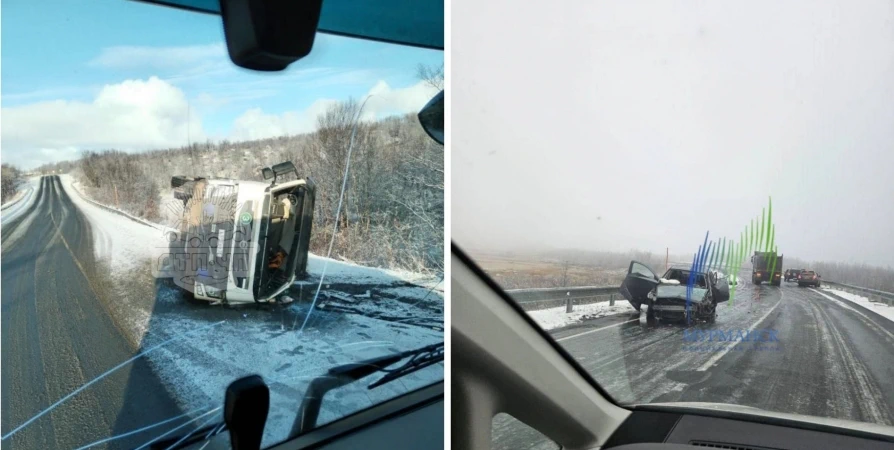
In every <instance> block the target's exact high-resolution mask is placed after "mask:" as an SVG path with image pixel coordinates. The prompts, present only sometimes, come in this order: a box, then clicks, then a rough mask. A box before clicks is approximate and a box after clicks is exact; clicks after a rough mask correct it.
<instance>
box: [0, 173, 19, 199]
mask: <svg viewBox="0 0 894 450" xmlns="http://www.w3.org/2000/svg"><path fill="white" fill-rule="evenodd" d="M0 167H2V169H0V170H2V172H0V185H2V187H0V189H2V190H0V202H2V203H6V202H8V201H10V200H12V199H13V198H14V197H15V196H16V194H18V192H19V185H20V184H21V183H22V172H21V171H20V170H19V169H18V168H17V167H16V166H14V165H12V164H6V163H4V164H2V166H0Z"/></svg>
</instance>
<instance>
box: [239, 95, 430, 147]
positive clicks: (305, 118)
mask: <svg viewBox="0 0 894 450" xmlns="http://www.w3.org/2000/svg"><path fill="white" fill-rule="evenodd" d="M436 93H437V92H436V91H435V90H434V89H433V88H432V87H430V86H428V85H426V84H425V83H421V82H420V83H417V84H415V85H413V86H409V87H405V88H397V89H395V88H392V87H391V86H389V85H388V83H385V82H384V81H379V82H378V83H376V84H375V85H374V86H373V87H372V88H371V89H370V90H369V92H368V93H367V95H370V96H371V97H370V98H369V100H368V101H367V103H366V106H365V107H364V108H363V115H362V116H363V120H371V119H375V118H381V117H384V116H388V115H393V114H404V113H408V112H416V111H419V110H420V109H422V107H423V106H425V104H426V103H428V101H429V100H430V99H431V98H432V97H433V96H434V95H435V94H436ZM365 97H366V96H364V97H363V98H360V99H357V100H358V101H361V102H362V101H363V99H364V98H365ZM336 102H337V100H333V99H322V100H317V101H316V102H314V103H313V104H312V105H311V106H310V107H308V108H307V109H304V110H302V111H286V112H284V113H282V114H268V113H264V112H263V110H261V109H260V108H253V109H250V110H248V111H246V112H245V113H244V114H242V115H241V116H239V117H238V118H237V119H236V120H235V121H234V123H233V129H232V132H231V136H230V137H231V139H235V140H241V139H260V138H266V137H272V136H281V135H283V134H298V133H306V132H310V131H313V130H314V129H315V128H316V124H317V116H319V115H320V114H322V113H323V112H325V111H326V108H327V107H329V106H330V105H332V104H334V103H336Z"/></svg>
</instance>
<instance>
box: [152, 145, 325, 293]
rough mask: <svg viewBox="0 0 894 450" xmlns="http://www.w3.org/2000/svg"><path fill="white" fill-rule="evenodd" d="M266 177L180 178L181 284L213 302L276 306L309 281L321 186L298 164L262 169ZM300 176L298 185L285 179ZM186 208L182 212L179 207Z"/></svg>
mask: <svg viewBox="0 0 894 450" xmlns="http://www.w3.org/2000/svg"><path fill="white" fill-rule="evenodd" d="M262 173H263V175H264V179H265V180H271V181H270V182H269V183H268V182H259V181H241V180H232V179H221V178H205V177H187V176H175V177H172V178H171V187H172V188H173V189H174V198H175V199H177V200H180V201H178V202H175V203H174V205H175V207H174V208H173V209H174V210H175V211H174V212H173V215H175V216H176V217H177V221H178V226H177V227H175V228H176V230H177V231H176V232H172V233H170V234H169V238H168V241H169V244H170V245H169V252H170V253H169V259H170V263H171V266H170V267H171V271H172V276H173V279H174V282H175V283H176V284H177V285H178V286H179V287H181V288H183V289H185V290H187V291H189V292H191V293H192V294H193V296H194V297H195V298H196V299H199V300H207V301H209V302H211V303H214V304H218V303H220V304H229V305H235V304H245V303H262V302H271V301H274V300H275V299H276V297H277V296H278V295H280V294H282V293H283V292H284V291H285V290H286V289H288V288H289V286H291V285H292V283H293V282H294V281H295V280H296V279H300V278H305V277H306V276H307V258H308V248H309V246H310V233H311V227H312V225H313V210H314V184H313V182H312V181H311V180H310V179H301V177H300V176H299V175H298V171H297V170H296V169H295V166H294V164H292V163H291V162H288V161H287V162H284V163H280V164H277V165H275V166H273V167H272V168H265V169H263V170H262ZM289 174H294V178H295V179H293V180H291V181H281V180H282V179H283V178H286V177H288V175H289ZM180 208H182V209H180Z"/></svg>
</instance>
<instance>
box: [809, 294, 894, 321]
mask: <svg viewBox="0 0 894 450" xmlns="http://www.w3.org/2000/svg"><path fill="white" fill-rule="evenodd" d="M822 290H823V291H826V292H830V293H832V294H835V295H837V296H839V297H841V298H843V299H845V300H847V301H848V302H851V303H856V304H858V305H860V306H862V307H864V308H866V309H868V310H870V311H872V312H875V313H877V314H878V315H880V316H882V317H884V318H886V319H888V320H890V321H892V322H894V306H888V305H887V304H885V303H882V302H873V301H870V300H869V299H868V298H866V297H863V296H860V295H857V294H851V293H850V292H845V291H842V290H840V289H833V288H830V287H828V286H823V287H822ZM833 300H834V299H833ZM836 301H837V300H836Z"/></svg>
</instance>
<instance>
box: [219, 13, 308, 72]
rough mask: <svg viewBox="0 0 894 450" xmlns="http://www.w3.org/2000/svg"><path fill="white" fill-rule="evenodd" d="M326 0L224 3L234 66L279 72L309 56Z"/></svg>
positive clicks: (227, 36)
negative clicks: (324, 0) (321, 10)
mask: <svg viewBox="0 0 894 450" xmlns="http://www.w3.org/2000/svg"><path fill="white" fill-rule="evenodd" d="M322 4H323V0H301V1H295V0H220V15H221V18H222V19H223V28H224V37H225V38H226V41H227V52H228V53H229V54H230V59H231V60H232V61H233V64H236V65H237V66H239V67H242V68H244V69H249V70H258V71H265V72H276V71H281V70H284V69H285V68H286V67H288V66H289V64H292V63H293V62H295V61H298V60H299V59H301V58H303V57H305V56H307V55H308V54H309V53H310V50H311V48H313V45H314V36H315V35H316V33H317V25H318V24H319V21H320V9H321V8H322Z"/></svg>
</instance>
